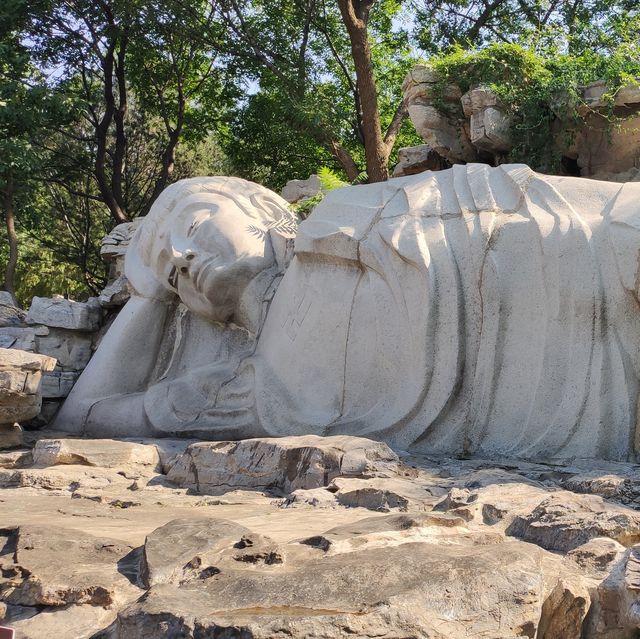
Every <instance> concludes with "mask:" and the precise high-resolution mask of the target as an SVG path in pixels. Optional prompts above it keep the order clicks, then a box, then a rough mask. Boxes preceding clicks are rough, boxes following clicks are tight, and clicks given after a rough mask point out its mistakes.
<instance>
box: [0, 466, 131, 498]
mask: <svg viewBox="0 0 640 639" xmlns="http://www.w3.org/2000/svg"><path fill="white" fill-rule="evenodd" d="M132 481H134V480H132V479H131V478H129V479H127V478H126V477H125V476H124V475H122V474H119V471H116V470H115V469H107V468H87V467H84V466H80V467H78V466H56V467H53V468H8V469H0V488H35V489H39V490H46V491H51V492H57V493H64V494H67V495H70V496H73V495H74V494H75V493H76V492H77V491H78V490H83V491H102V492H103V491H105V490H107V489H110V488H113V487H114V486H115V487H117V488H120V489H122V490H124V489H128V488H129V487H130V486H131V485H132Z"/></svg>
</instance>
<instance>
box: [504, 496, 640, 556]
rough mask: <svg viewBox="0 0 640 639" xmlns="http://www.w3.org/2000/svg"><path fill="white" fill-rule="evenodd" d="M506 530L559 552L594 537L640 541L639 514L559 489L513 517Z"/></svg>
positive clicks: (590, 497) (601, 500)
mask: <svg viewBox="0 0 640 639" xmlns="http://www.w3.org/2000/svg"><path fill="white" fill-rule="evenodd" d="M506 532H507V534H509V535H513V536H514V537H519V538H521V539H524V540H525V541H529V542H532V543H534V544H538V545H539V546H541V547H542V548H546V549H547V550H559V551H562V552H568V551H570V550H573V549H575V548H577V547H578V546H581V545H583V544H585V543H587V542H588V541H589V540H591V539H594V538H595V537H609V538H610V539H613V540H615V541H617V542H619V543H621V544H622V545H623V546H631V545H633V544H635V543H638V542H640V514H638V513H636V512H634V511H632V510H630V509H629V508H624V507H621V506H617V505H615V504H609V503H607V502H605V501H604V500H603V499H602V497H598V496H596V495H575V494H573V493H569V492H562V493H557V494H555V495H552V496H551V497H548V498H547V499H545V500H544V501H542V502H541V503H540V504H539V505H538V506H536V508H534V509H533V510H532V511H531V512H529V513H528V514H526V515H521V516H518V517H515V518H514V520H513V521H512V523H511V524H510V525H509V527H508V528H507V531H506Z"/></svg>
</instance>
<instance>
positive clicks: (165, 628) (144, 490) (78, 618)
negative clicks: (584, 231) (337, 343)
mask: <svg viewBox="0 0 640 639" xmlns="http://www.w3.org/2000/svg"><path fill="white" fill-rule="evenodd" d="M55 435H56V434H55V433H39V435H38V436H39V437H43V436H46V437H48V439H39V440H38V441H36V442H35V443H34V446H33V448H32V449H25V450H21V451H5V452H0V487H2V490H0V512H1V513H2V517H1V520H0V526H1V528H0V569H1V572H2V576H1V578H0V601H2V603H0V618H2V617H4V621H3V622H2V624H3V625H5V626H9V627H12V628H15V630H16V634H17V637H19V638H24V639H26V638H34V639H35V638H40V637H46V638H47V639H50V638H51V637H54V636H56V637H57V636H61V637H65V638H69V639H74V638H77V639H80V638H83V637H93V638H98V637H102V638H106V637H113V638H118V639H134V638H135V639H139V638H143V639H146V638H148V639H152V638H153V639H156V638H160V637H171V638H182V637H187V638H194V639H195V638H214V637H215V638H220V639H223V638H240V639H250V638H255V639H258V638H260V639H266V638H274V639H275V638H278V639H280V638H282V639H284V638H285V637H289V638H290V637H313V638H318V639H319V638H332V637H347V636H351V637H372V638H373V637H375V638H377V639H391V638H394V639H396V638H397V639H400V638H402V639H409V638H412V637H415V638H418V637H419V638H422V637H428V638H445V637H446V638H450V639H459V638H462V637H474V638H475V637H481V638H491V639H494V638H495V639H503V638H504V639H506V638H508V637H529V638H533V637H536V638H539V639H553V638H556V639H573V638H579V637H586V638H591V637H597V638H604V639H613V638H616V639H617V638H623V639H631V638H633V637H638V636H640V513H638V512H637V506H638V504H640V475H639V474H638V467H635V466H632V465H627V464H600V465H597V464H593V463H590V464H588V465H580V464H574V465H540V464H526V463H518V462H514V463H499V464H497V463H496V462H487V461H482V460H457V459H435V458H426V457H420V458H417V457H409V456H405V457H401V458H398V457H397V456H396V455H395V453H393V452H392V451H391V450H390V449H388V448H387V447H386V446H385V445H384V444H380V443H376V442H371V441H368V440H365V439H358V438H349V437H332V438H318V437H312V436H309V437H301V438H300V437H299V438H283V439H279V440H267V439H265V440H247V441H243V442H235V443H234V442H217V443H209V442H207V443H191V442H185V441H180V442H177V441H172V440H155V441H149V440H147V441H144V440H138V441H135V442H134V441H114V440H82V439H56V438H55ZM32 443H33V442H32ZM596 466H597V467H596Z"/></svg>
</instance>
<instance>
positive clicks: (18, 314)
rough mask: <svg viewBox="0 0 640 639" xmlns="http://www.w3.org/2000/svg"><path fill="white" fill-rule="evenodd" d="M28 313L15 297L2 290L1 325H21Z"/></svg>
mask: <svg viewBox="0 0 640 639" xmlns="http://www.w3.org/2000/svg"><path fill="white" fill-rule="evenodd" d="M25 315H26V313H25V312H24V311H23V310H22V309H21V308H20V307H19V306H18V305H17V304H16V301H15V299H14V298H13V296H12V295H11V293H8V292H7V291H0V327H3V326H20V325H21V324H22V323H23V322H24V318H25Z"/></svg>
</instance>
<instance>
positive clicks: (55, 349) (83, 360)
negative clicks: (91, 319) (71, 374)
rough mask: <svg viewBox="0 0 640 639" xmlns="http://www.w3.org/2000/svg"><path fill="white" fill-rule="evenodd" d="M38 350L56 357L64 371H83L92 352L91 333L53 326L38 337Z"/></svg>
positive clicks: (42, 353)
mask: <svg viewBox="0 0 640 639" xmlns="http://www.w3.org/2000/svg"><path fill="white" fill-rule="evenodd" d="M36 344H37V352H38V353H40V354H41V355H48V356H49V357H54V358H55V359H56V361H57V365H58V367H59V368H60V369H62V370H63V371H81V370H83V369H84V368H85V366H86V365H87V364H88V363H89V360H90V359H91V354H92V338H91V335H87V334H85V333H81V332H78V331H70V330H65V329H62V328H51V329H49V330H48V331H47V334H46V335H43V336H38V337H37V338H36Z"/></svg>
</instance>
